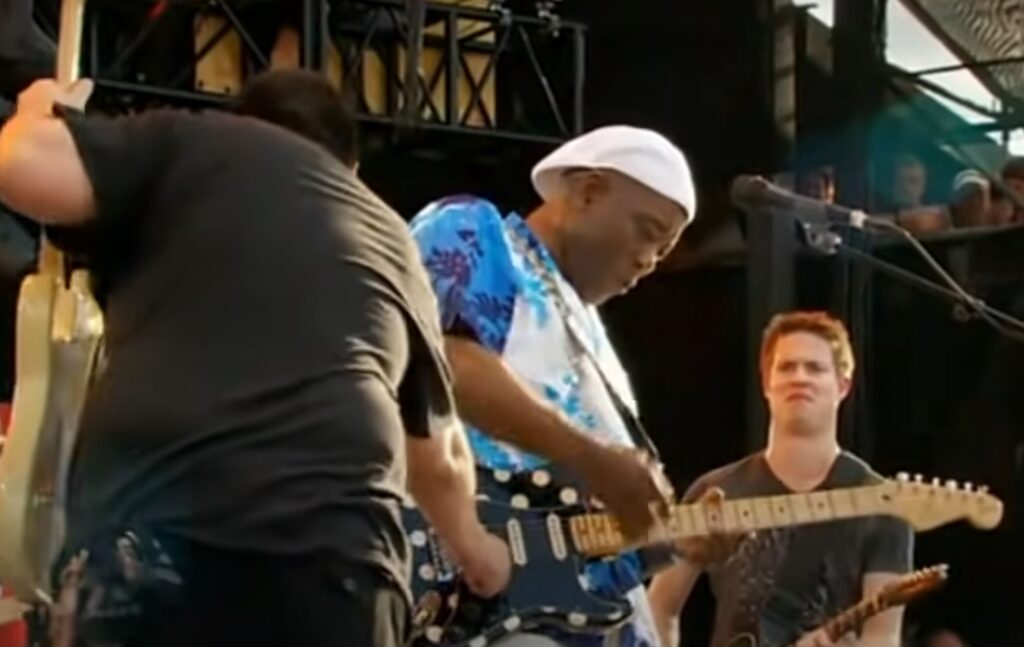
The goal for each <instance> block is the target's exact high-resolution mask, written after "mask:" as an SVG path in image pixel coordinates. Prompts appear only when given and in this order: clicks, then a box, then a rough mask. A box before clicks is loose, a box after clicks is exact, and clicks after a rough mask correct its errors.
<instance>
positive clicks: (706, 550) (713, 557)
mask: <svg viewBox="0 0 1024 647" xmlns="http://www.w3.org/2000/svg"><path fill="white" fill-rule="evenodd" d="M724 500H725V492H724V491H723V490H722V488H719V487H711V488H708V489H707V491H705V492H704V494H702V495H701V497H700V498H699V499H698V500H697V503H702V504H704V505H705V506H707V507H708V509H709V510H711V511H717V518H718V519H723V518H724V514H722V512H721V505H722V502H723V501H724ZM754 534H755V533H753V532H746V533H745V532H723V531H720V530H716V529H711V534H709V535H707V536H697V537H688V538H686V539H681V540H680V541H679V542H678V544H677V545H678V548H679V552H681V553H682V554H683V556H684V557H685V558H686V561H688V562H690V563H691V564H694V565H696V566H699V567H701V568H705V567H707V566H708V565H710V564H716V563H718V562H724V561H726V560H727V559H729V558H730V557H731V556H732V555H733V554H734V553H735V552H736V549H737V548H739V545H740V544H741V543H742V542H744V541H746V540H748V539H753V538H754Z"/></svg>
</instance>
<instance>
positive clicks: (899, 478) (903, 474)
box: [896, 472, 910, 483]
mask: <svg viewBox="0 0 1024 647" xmlns="http://www.w3.org/2000/svg"><path fill="white" fill-rule="evenodd" d="M896 480H897V481H900V482H901V483H906V482H907V481H909V480H910V474H907V473H906V472H899V473H897V474H896Z"/></svg>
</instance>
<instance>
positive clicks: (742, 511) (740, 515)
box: [732, 501, 757, 532]
mask: <svg viewBox="0 0 1024 647" xmlns="http://www.w3.org/2000/svg"><path fill="white" fill-rule="evenodd" d="M732 505H733V506H734V507H735V508H736V513H737V514H736V518H737V528H738V530H741V531H743V532H750V531H752V530H755V529H756V528H757V521H756V513H755V511H754V506H753V505H752V504H751V503H750V502H749V501H734V502H733V503H732Z"/></svg>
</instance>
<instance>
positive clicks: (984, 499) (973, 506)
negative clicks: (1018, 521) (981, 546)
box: [876, 473, 1003, 530]
mask: <svg viewBox="0 0 1024 647" xmlns="http://www.w3.org/2000/svg"><path fill="white" fill-rule="evenodd" d="M876 487H877V488H878V489H879V496H880V507H881V510H882V512H885V513H888V514H892V515H893V516H897V517H900V518H901V519H903V520H904V521H906V522H907V523H909V524H910V525H911V526H912V527H913V528H914V529H915V530H931V529H932V528H937V527H938V526H941V525H944V524H947V523H951V522H953V521H959V520H961V519H966V520H967V521H969V522H970V523H971V525H973V526H974V527H975V528H981V529H984V530H991V529H992V528H995V527H996V526H998V525H999V522H1000V521H1002V519H1003V503H1002V501H1000V500H999V499H997V498H996V497H995V496H993V495H992V494H990V493H989V492H988V488H985V487H979V488H975V487H974V486H973V485H972V484H971V483H964V484H962V485H958V484H957V482H956V481H945V482H942V481H940V480H939V479H938V478H935V479H932V480H931V481H930V482H927V481H925V480H924V478H923V477H922V476H921V475H920V474H917V475H915V476H914V477H913V478H911V477H910V476H909V475H908V474H905V473H900V474H899V475H897V477H896V479H895V480H887V481H885V482H884V483H882V484H881V485H878V486H876Z"/></svg>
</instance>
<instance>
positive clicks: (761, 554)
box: [684, 452, 913, 647]
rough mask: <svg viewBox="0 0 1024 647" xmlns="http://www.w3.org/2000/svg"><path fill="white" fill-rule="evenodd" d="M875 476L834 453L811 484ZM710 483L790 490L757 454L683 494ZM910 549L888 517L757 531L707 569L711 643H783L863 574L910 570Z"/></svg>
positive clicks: (843, 600) (839, 484) (854, 595)
mask: <svg viewBox="0 0 1024 647" xmlns="http://www.w3.org/2000/svg"><path fill="white" fill-rule="evenodd" d="M880 480H881V477H880V476H879V475H878V474H876V473H875V472H873V471H872V470H871V468H870V467H869V466H868V465H867V463H865V462H864V461H862V460H860V459H859V458H857V457H856V456H854V455H853V454H851V453H849V452H842V453H841V454H840V455H839V456H838V457H837V458H836V460H835V462H834V463H833V465H832V469H831V470H830V472H829V474H828V476H827V477H826V478H825V480H824V482H822V484H821V485H819V486H818V487H817V488H815V489H816V490H829V489H835V488H844V487H855V486H859V485H868V484H872V483H877V482H879V481H880ZM711 486H718V487H720V488H722V489H723V490H724V492H725V496H726V498H730V499H733V498H740V497H752V496H771V495H778V494H790V493H791V492H792V491H791V490H789V488H787V487H786V486H785V485H784V484H783V483H782V482H781V481H779V479H778V478H777V477H776V476H775V474H774V473H773V472H772V471H771V468H770V467H769V466H768V462H767V461H766V460H765V457H764V454H763V453H761V452H758V453H756V454H752V455H750V456H748V457H746V458H744V459H742V460H739V461H737V462H735V463H731V464H729V465H726V466H724V467H721V468H719V469H716V470H713V471H711V472H708V473H707V474H705V475H703V476H701V477H700V478H699V479H698V480H697V481H696V482H694V484H693V485H692V486H691V487H690V489H689V490H688V491H687V493H686V495H685V497H684V498H685V499H686V500H688V501H689V500H693V499H696V498H697V497H699V496H700V495H701V494H702V493H703V492H704V491H705V490H707V489H708V488H709V487H711ZM912 551H913V535H912V532H911V529H910V527H909V526H908V525H907V524H906V523H904V522H902V521H900V520H898V519H894V518H890V517H864V518H857V519H844V520H841V521H833V522H828V523H820V524H813V525H803V526H795V527H791V528H785V529H776V530H769V531H760V532H758V533H757V536H756V537H755V538H754V539H753V540H747V541H745V542H743V543H742V544H741V545H740V547H739V548H738V549H737V551H736V553H735V554H733V555H732V556H731V557H730V558H729V559H728V560H727V561H725V562H723V563H721V564H716V565H713V566H711V567H709V569H708V574H709V576H710V578H711V588H712V592H713V593H714V596H715V605H716V611H715V630H714V634H713V638H712V642H711V645H712V647H724V646H725V645H729V644H730V641H732V640H735V639H736V637H737V636H739V635H741V634H751V635H753V636H756V637H757V640H758V642H757V644H758V645H759V647H775V646H776V645H777V646H778V647H783V646H784V645H790V644H792V643H793V642H794V641H795V640H796V639H797V638H799V637H800V636H801V635H802V634H803V633H804V632H806V631H810V630H812V629H815V628H817V627H818V626H820V625H821V624H822V623H823V622H825V621H826V620H828V619H829V618H830V617H831V616H833V615H835V614H836V613H838V612H840V611H842V610H843V609H845V608H846V607H848V606H850V605H852V604H855V603H856V602H857V601H858V600H860V598H861V596H862V578H863V575H864V574H866V573H905V572H908V571H909V570H911V568H912V565H913V556H912ZM741 644H742V643H741Z"/></svg>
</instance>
